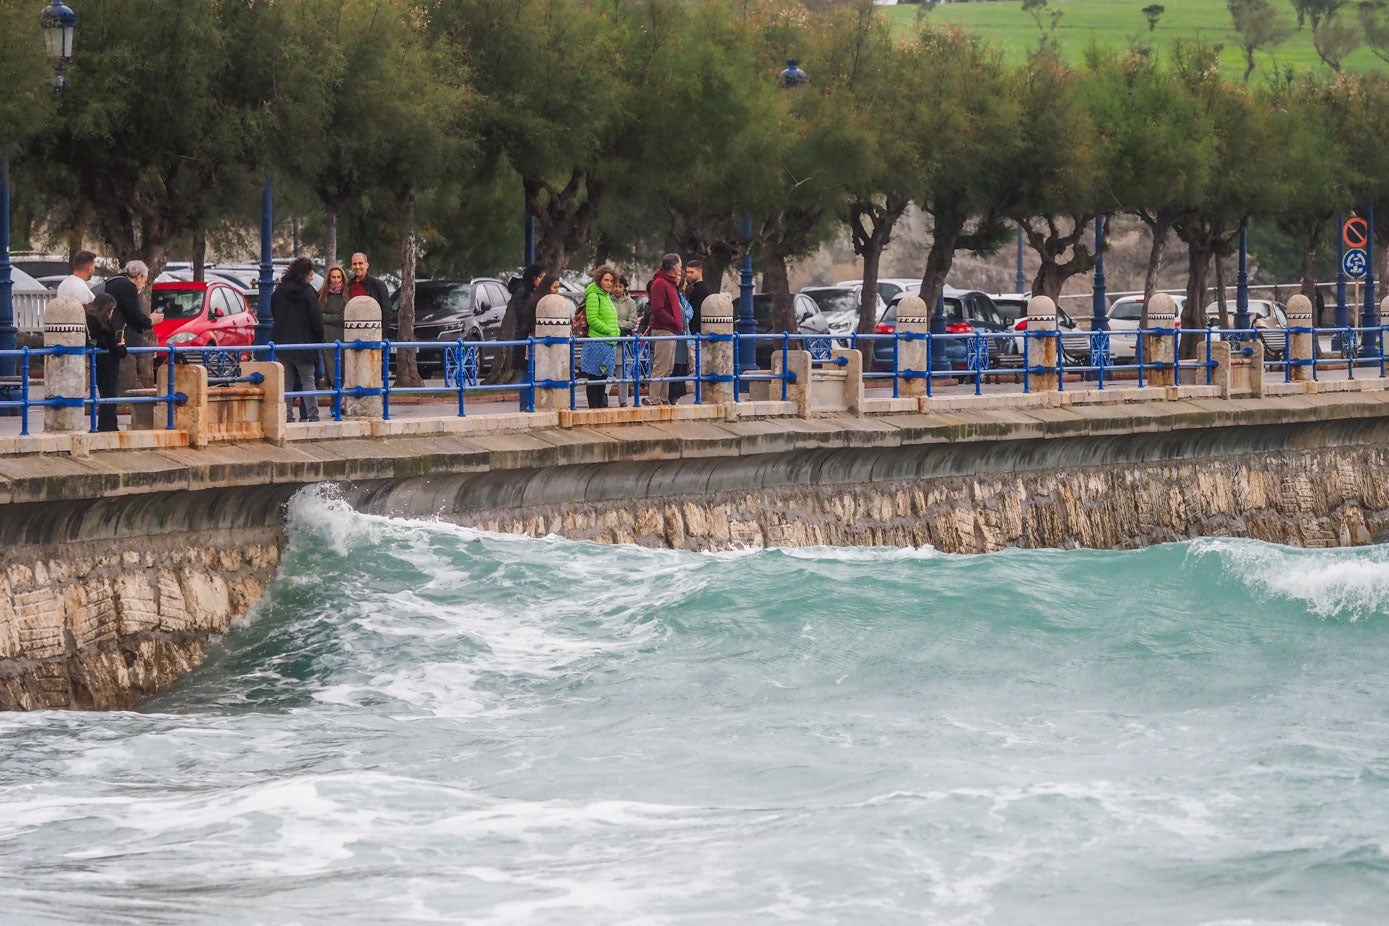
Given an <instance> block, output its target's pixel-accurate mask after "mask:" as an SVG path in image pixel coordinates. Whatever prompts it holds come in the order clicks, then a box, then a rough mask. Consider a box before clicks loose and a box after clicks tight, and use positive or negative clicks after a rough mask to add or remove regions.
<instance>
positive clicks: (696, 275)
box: [685, 260, 718, 334]
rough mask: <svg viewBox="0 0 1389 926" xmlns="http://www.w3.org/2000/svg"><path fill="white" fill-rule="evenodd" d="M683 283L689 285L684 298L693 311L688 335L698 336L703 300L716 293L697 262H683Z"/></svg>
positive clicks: (701, 266) (700, 264) (701, 264)
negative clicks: (688, 301)
mask: <svg viewBox="0 0 1389 926" xmlns="http://www.w3.org/2000/svg"><path fill="white" fill-rule="evenodd" d="M685 282H686V283H688V284H689V287H690V289H689V292H687V293H686V294H685V298H687V299H689V300H690V307H691V308H692V309H694V317H693V318H691V319H690V334H699V333H700V331H701V328H700V312H702V311H703V310H704V300H705V299H708V298H709V297H710V296H712V295H714V293H716V292H718V290H717V289H715V288H714V285H713V284H712V283H710V282H709V281H708V280H706V279H704V264H703V263H702V262H700V261H698V260H689V261H686V262H685Z"/></svg>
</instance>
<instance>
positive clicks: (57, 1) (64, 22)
mask: <svg viewBox="0 0 1389 926" xmlns="http://www.w3.org/2000/svg"><path fill="white" fill-rule="evenodd" d="M39 26H40V27H41V28H42V29H43V39H44V42H45V43H46V44H47V45H48V57H50V58H52V59H53V60H54V73H53V88H54V89H55V90H62V89H63V87H65V86H67V82H68V79H67V77H66V76H65V75H64V74H63V70H64V69H65V68H66V67H67V64H68V62H69V61H71V60H72V38H73V35H74V33H76V32H77V14H76V13H74V12H73V11H72V9H71V8H70V7H68V6H67V5H66V4H64V3H63V2H62V0H53V2H52V3H50V4H49V5H48V6H46V7H44V8H43V12H42V13H40V14H39Z"/></svg>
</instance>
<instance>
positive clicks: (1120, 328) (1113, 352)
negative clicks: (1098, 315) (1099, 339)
mask: <svg viewBox="0 0 1389 926" xmlns="http://www.w3.org/2000/svg"><path fill="white" fill-rule="evenodd" d="M1172 299H1173V301H1174V302H1176V304H1177V318H1176V327H1178V328H1180V327H1181V326H1182V309H1183V307H1184V306H1185V305H1186V296H1175V295H1174V296H1173V297H1172ZM1106 317H1107V318H1108V319H1109V332H1110V334H1109V355H1110V357H1111V358H1112V359H1113V360H1114V362H1115V363H1132V362H1134V361H1135V360H1136V359H1137V358H1138V335H1137V334H1134V333H1133V332H1136V331H1138V325H1139V322H1140V320H1141V319H1142V317H1143V297H1142V296H1122V297H1120V298H1118V299H1115V300H1114V304H1113V305H1111V306H1110V307H1109V312H1108V314H1107V315H1106ZM1150 326H1151V323H1150Z"/></svg>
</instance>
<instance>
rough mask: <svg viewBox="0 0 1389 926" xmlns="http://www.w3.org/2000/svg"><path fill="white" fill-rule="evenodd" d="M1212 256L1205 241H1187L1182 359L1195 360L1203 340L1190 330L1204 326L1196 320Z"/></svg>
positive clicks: (1200, 311) (1212, 252)
mask: <svg viewBox="0 0 1389 926" xmlns="http://www.w3.org/2000/svg"><path fill="white" fill-rule="evenodd" d="M1214 256H1215V250H1214V248H1212V247H1211V246H1210V245H1209V243H1207V242H1206V241H1203V240H1200V239H1195V240H1192V241H1190V242H1188V243H1187V278H1186V308H1184V309H1183V310H1182V328H1183V329H1185V330H1186V331H1187V332H1188V333H1187V334H1184V335H1182V339H1181V340H1182V359H1183V360H1195V359H1196V357H1197V355H1198V353H1199V352H1200V349H1201V344H1202V341H1203V340H1204V339H1203V338H1202V337H1200V336H1197V335H1193V334H1191V333H1190V332H1193V331H1197V330H1199V329H1200V328H1203V327H1205V325H1204V324H1198V321H1197V320H1198V318H1199V317H1200V314H1201V313H1202V312H1203V308H1202V302H1203V301H1204V300H1205V298H1206V284H1207V281H1208V280H1209V279H1210V270H1211V260H1212V258H1213V257H1214Z"/></svg>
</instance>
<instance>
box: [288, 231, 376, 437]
mask: <svg viewBox="0 0 1389 926" xmlns="http://www.w3.org/2000/svg"><path fill="white" fill-rule="evenodd" d="M355 260H356V258H353V261H354V262H355ZM312 279H313V261H311V260H309V259H308V258H307V257H296V258H295V259H294V260H292V261H290V264H289V267H287V268H286V269H285V275H284V276H282V277H281V278H280V285H278V286H276V287H275V293H274V295H272V296H271V297H270V308H271V311H272V312H273V313H274V321H273V324H272V327H271V329H270V332H271V339H272V340H274V341H275V342H276V343H279V344H320V343H322V342H323V312H322V310H321V309H320V308H319V305H318V294H317V293H315V292H314V289H313V284H312V283H310V282H309V281H310V280H312ZM378 282H379V281H378ZM317 354H318V352H317V351H315V350H276V351H275V359H276V360H278V361H280V363H282V364H284V368H285V392H310V391H312V390H313V389H314V375H313V374H314V362H315V360H316V359H317ZM296 401H298V403H299V420H300V421H317V420H318V397H317V396H300V397H299V398H298V399H297V400H296V399H289V400H287V402H286V404H287V405H288V406H289V408H288V410H287V411H286V420H287V421H293V420H294V403H295V402H296Z"/></svg>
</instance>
